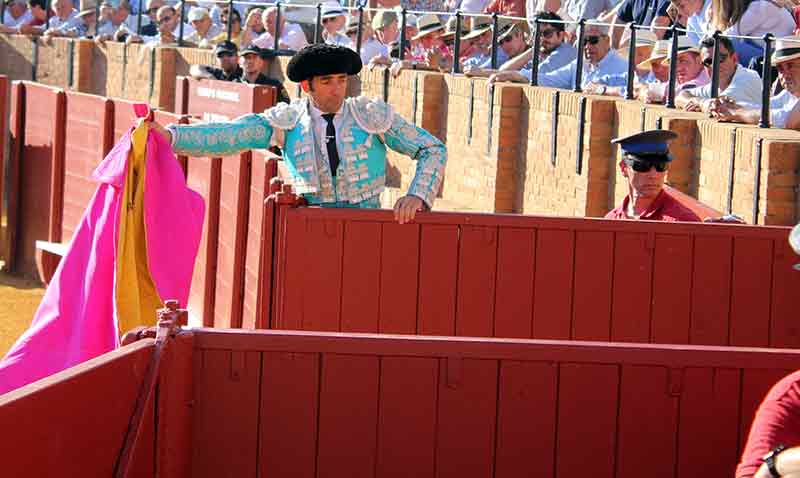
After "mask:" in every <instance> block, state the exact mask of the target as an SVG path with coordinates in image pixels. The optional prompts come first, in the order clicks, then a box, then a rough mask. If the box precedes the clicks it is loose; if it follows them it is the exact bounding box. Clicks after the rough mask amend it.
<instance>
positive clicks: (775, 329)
mask: <svg viewBox="0 0 800 478" xmlns="http://www.w3.org/2000/svg"><path fill="white" fill-rule="evenodd" d="M773 249H774V251H773V253H774V255H773V261H774V262H773V265H772V291H771V298H772V303H771V306H772V307H771V314H770V327H769V344H770V346H771V347H791V348H800V323H798V321H797V310H798V308H797V301H798V293H797V291H799V290H800V272H798V271H797V270H796V269H795V268H794V267H795V264H800V256H798V255H797V254H795V253H794V251H793V250H792V248H791V247H790V246H789V244H788V242H787V239H786V236H784V237H782V238H778V239H775V245H774V248H773ZM764 280H766V278H764ZM751 319H752V317H751Z"/></svg>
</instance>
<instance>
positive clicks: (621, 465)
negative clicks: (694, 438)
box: [616, 365, 682, 478]
mask: <svg viewBox="0 0 800 478" xmlns="http://www.w3.org/2000/svg"><path fill="white" fill-rule="evenodd" d="M681 372H682V371H681V370H677V371H673V370H670V369H667V368H666V367H647V366H637V365H623V366H622V377H621V384H620V397H619V419H618V420H619V428H618V431H617V433H618V434H619V443H618V446H617V458H616V459H617V470H616V476H617V477H618V478H624V477H631V478H634V477H639V476H641V475H642V470H644V469H646V470H647V475H648V476H651V477H653V478H658V477H665V478H666V477H669V478H671V477H672V476H673V473H674V470H675V455H676V441H677V440H676V432H677V431H678V397H679V389H678V390H673V389H672V388H673V387H675V386H676V385H680V384H679V383H677V384H676V383H672V382H673V381H677V380H680V376H681Z"/></svg>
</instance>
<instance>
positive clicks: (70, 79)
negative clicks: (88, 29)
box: [67, 38, 75, 88]
mask: <svg viewBox="0 0 800 478" xmlns="http://www.w3.org/2000/svg"><path fill="white" fill-rule="evenodd" d="M73 68H75V40H73V39H72V38H70V39H69V42H68V43H67V88H72V85H73V83H74V82H75V75H74V72H73V71H72V70H73Z"/></svg>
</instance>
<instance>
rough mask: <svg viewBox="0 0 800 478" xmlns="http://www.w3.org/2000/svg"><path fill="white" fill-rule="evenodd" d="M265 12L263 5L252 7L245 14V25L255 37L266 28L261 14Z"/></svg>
mask: <svg viewBox="0 0 800 478" xmlns="http://www.w3.org/2000/svg"><path fill="white" fill-rule="evenodd" d="M263 14H264V9H263V8H261V7H250V8H249V9H248V10H247V15H246V16H245V21H244V27H245V28H246V29H247V30H249V31H250V34H251V35H252V36H253V39H256V38H258V37H259V36H260V35H261V34H263V33H264V32H265V31H266V30H265V29H264V22H263V21H262V20H261V15H263Z"/></svg>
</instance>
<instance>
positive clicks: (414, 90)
mask: <svg viewBox="0 0 800 478" xmlns="http://www.w3.org/2000/svg"><path fill="white" fill-rule="evenodd" d="M411 98H412V99H411V122H412V123H413V124H414V126H416V125H417V101H419V73H415V74H414V84H413V85H412V86H411Z"/></svg>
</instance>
